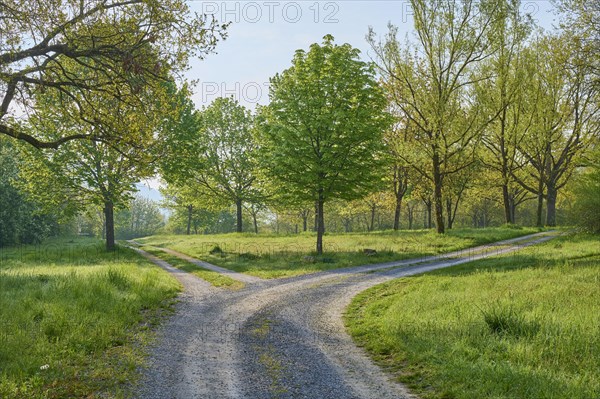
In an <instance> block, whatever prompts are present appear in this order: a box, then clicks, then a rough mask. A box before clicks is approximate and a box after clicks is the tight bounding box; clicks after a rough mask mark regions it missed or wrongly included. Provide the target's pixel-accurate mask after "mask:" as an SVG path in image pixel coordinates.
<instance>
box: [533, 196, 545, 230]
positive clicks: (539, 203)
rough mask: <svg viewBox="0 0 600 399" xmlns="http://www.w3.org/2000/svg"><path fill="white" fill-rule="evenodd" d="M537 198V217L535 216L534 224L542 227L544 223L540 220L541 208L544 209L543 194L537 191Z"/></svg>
mask: <svg viewBox="0 0 600 399" xmlns="http://www.w3.org/2000/svg"><path fill="white" fill-rule="evenodd" d="M537 200H538V203H537V218H536V222H535V225H536V226H537V227H543V226H544V224H543V222H542V210H543V209H544V196H543V195H542V193H538V197H537Z"/></svg>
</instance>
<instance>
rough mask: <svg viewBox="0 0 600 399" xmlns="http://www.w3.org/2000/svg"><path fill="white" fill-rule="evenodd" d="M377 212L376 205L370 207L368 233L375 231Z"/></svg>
mask: <svg viewBox="0 0 600 399" xmlns="http://www.w3.org/2000/svg"><path fill="white" fill-rule="evenodd" d="M376 212H377V205H371V223H370V224H369V228H368V230H369V231H373V230H374V229H375V213H376Z"/></svg>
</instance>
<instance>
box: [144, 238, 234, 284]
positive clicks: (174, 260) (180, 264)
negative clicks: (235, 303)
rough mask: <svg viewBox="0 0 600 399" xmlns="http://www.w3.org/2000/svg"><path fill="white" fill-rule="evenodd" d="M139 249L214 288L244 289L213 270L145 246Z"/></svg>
mask: <svg viewBox="0 0 600 399" xmlns="http://www.w3.org/2000/svg"><path fill="white" fill-rule="evenodd" d="M140 249H142V250H144V251H146V252H148V253H151V254H152V255H154V256H156V257H157V258H160V259H162V260H164V261H165V262H167V263H169V264H170V265H171V266H173V267H176V268H178V269H180V270H183V271H184V272H188V273H191V274H194V275H196V276H198V277H200V278H201V279H203V280H205V281H207V282H209V283H211V284H212V285H214V286H215V287H220V288H227V289H230V290H239V289H242V288H244V283H243V282H241V281H238V280H234V279H232V278H231V277H228V276H224V275H222V274H220V273H217V272H215V271H213V270H206V269H202V268H201V267H199V266H196V265H194V264H193V263H190V262H188V261H186V260H183V259H180V258H178V257H176V256H174V255H171V254H168V253H165V252H163V251H161V250H160V249H158V248H153V247H148V246H145V247H141V248H140Z"/></svg>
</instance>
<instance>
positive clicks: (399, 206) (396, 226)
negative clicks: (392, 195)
mask: <svg viewBox="0 0 600 399" xmlns="http://www.w3.org/2000/svg"><path fill="white" fill-rule="evenodd" d="M401 211H402V196H399V195H397V194H396V210H395V211H394V230H395V231H398V230H400V214H401Z"/></svg>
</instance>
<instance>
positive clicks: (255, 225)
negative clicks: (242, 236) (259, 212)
mask: <svg viewBox="0 0 600 399" xmlns="http://www.w3.org/2000/svg"><path fill="white" fill-rule="evenodd" d="M252 221H253V222H254V234H258V222H257V220H256V212H252Z"/></svg>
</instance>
